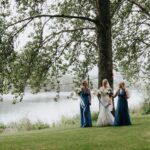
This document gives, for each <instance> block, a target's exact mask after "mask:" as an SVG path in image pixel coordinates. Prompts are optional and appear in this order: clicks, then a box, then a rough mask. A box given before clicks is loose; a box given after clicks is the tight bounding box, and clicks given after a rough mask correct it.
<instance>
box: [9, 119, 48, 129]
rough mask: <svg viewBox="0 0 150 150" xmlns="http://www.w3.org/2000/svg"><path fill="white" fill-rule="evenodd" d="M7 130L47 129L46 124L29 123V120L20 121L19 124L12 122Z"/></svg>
mask: <svg viewBox="0 0 150 150" xmlns="http://www.w3.org/2000/svg"><path fill="white" fill-rule="evenodd" d="M7 127H8V128H12V129H17V130H27V131H29V130H40V129H45V128H49V125H48V124H45V123H42V122H41V121H37V122H35V123H31V122H30V120H29V119H26V118H24V119H22V120H20V122H19V123H16V122H12V123H10V124H9V125H8V126H7Z"/></svg>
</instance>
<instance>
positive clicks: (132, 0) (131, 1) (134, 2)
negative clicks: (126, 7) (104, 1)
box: [128, 0, 150, 17]
mask: <svg viewBox="0 0 150 150" xmlns="http://www.w3.org/2000/svg"><path fill="white" fill-rule="evenodd" d="M128 1H129V2H130V3H132V4H134V5H136V6H137V7H139V8H140V9H141V10H142V12H144V13H145V14H146V15H148V16H149V17H150V13H149V11H148V10H147V9H146V8H144V7H143V6H142V5H141V4H139V3H137V2H136V1H135V0H128Z"/></svg>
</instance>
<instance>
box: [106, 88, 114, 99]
mask: <svg viewBox="0 0 150 150" xmlns="http://www.w3.org/2000/svg"><path fill="white" fill-rule="evenodd" d="M106 93H107V94H108V95H109V97H112V95H113V91H112V89H111V88H108V89H107V92H106Z"/></svg>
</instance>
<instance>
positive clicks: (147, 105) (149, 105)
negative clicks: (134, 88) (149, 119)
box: [142, 98, 150, 115]
mask: <svg viewBox="0 0 150 150" xmlns="http://www.w3.org/2000/svg"><path fill="white" fill-rule="evenodd" d="M142 114H144V115H146V114H150V99H148V98H147V99H145V101H144V103H143V106H142Z"/></svg>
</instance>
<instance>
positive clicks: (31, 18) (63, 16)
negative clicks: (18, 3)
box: [7, 14, 96, 28]
mask: <svg viewBox="0 0 150 150" xmlns="http://www.w3.org/2000/svg"><path fill="white" fill-rule="evenodd" d="M43 17H45V18H46V17H48V18H68V19H80V20H86V21H90V22H93V23H96V21H95V19H91V18H88V17H84V16H69V15H59V14H58V15H36V16H31V17H28V18H25V19H22V20H19V21H17V22H15V23H13V24H10V25H9V26H8V27H7V28H9V27H11V26H13V25H16V24H18V23H21V22H24V21H27V20H33V19H36V18H43Z"/></svg>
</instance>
